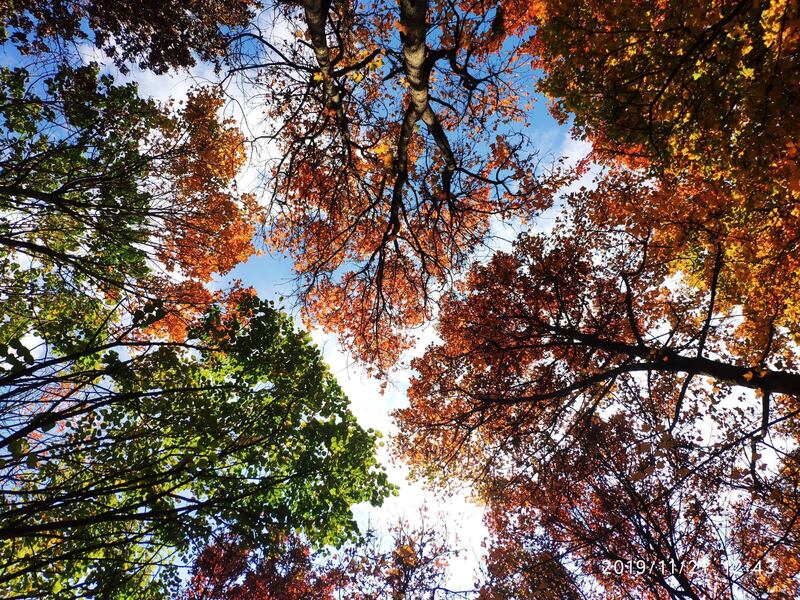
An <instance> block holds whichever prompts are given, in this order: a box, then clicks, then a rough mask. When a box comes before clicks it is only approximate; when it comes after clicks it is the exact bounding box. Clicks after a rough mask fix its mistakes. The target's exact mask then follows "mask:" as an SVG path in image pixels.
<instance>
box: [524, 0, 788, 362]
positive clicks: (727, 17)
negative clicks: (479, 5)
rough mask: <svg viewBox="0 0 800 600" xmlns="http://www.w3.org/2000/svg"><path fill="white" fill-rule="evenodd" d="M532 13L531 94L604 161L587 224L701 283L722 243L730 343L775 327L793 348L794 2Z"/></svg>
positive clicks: (721, 289)
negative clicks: (645, 240) (535, 70)
mask: <svg viewBox="0 0 800 600" xmlns="http://www.w3.org/2000/svg"><path fill="white" fill-rule="evenodd" d="M540 6H541V8H540V10H539V11H538V13H537V17H536V19H535V21H534V22H535V24H536V32H535V34H534V35H533V36H532V38H531V39H530V41H529V44H528V50H529V52H530V53H531V54H532V55H533V57H534V59H535V61H536V64H537V65H538V66H539V67H540V68H541V69H543V70H544V77H543V78H542V79H541V80H540V81H539V82H538V84H537V85H538V88H539V89H540V90H541V91H542V92H544V93H546V94H548V95H549V96H550V97H552V98H554V108H555V113H556V114H557V115H558V116H560V118H562V119H566V118H567V116H568V115H570V116H571V117H572V118H573V119H574V132H575V133H576V134H577V135H579V136H581V137H584V138H586V139H588V140H590V141H591V142H592V143H593V147H594V151H593V152H594V157H595V158H596V159H597V160H598V161H600V162H602V163H604V164H605V165H607V166H608V171H609V172H608V173H607V174H605V175H604V176H603V177H602V178H601V181H600V185H599V186H598V188H597V190H596V191H595V192H594V193H587V194H586V195H585V196H584V197H583V198H582V200H581V202H582V204H583V205H584V206H585V207H586V209H587V210H588V211H589V212H590V214H591V216H592V218H593V220H594V222H595V223H596V224H597V225H598V226H599V227H602V226H605V225H606V224H608V223H609V222H613V223H615V224H618V225H619V226H621V227H625V228H626V229H628V230H629V231H631V232H632V233H633V234H634V235H641V234H642V232H643V231H649V230H653V236H654V237H653V244H652V248H653V249H654V250H655V251H658V252H662V253H665V254H669V255H670V256H667V257H666V259H667V260H669V259H671V258H674V257H676V256H683V257H684V258H685V259H686V260H685V261H684V262H683V264H682V265H681V269H682V270H683V271H684V272H687V273H696V280H697V282H700V283H702V282H710V281H711V280H712V277H711V276H710V275H711V269H713V264H714V261H713V260H711V261H710V260H707V259H706V258H707V257H708V256H713V255H714V254H715V248H717V247H719V246H721V247H722V248H724V251H725V254H726V256H725V261H724V264H723V267H722V270H721V271H720V272H719V274H718V280H719V282H720V284H719V286H718V287H717V297H716V301H717V302H718V304H719V305H720V306H725V307H729V308H733V307H735V306H741V307H742V310H743V312H744V320H745V322H744V323H743V325H742V328H741V330H740V331H741V335H742V337H743V338H745V339H752V340H753V342H752V343H753V344H754V345H757V346H762V345H763V343H764V341H765V340H768V339H770V338H771V337H772V336H773V335H774V334H775V331H776V329H781V328H785V329H787V330H789V331H790V332H794V333H791V335H794V336H795V342H796V341H797V338H796V332H797V331H798V328H799V326H800V322H798V319H797V314H798V313H797V309H796V306H797V295H796V293H795V291H796V289H797V286H798V283H800V282H798V280H797V274H798V270H797V266H798V264H797V251H796V249H797V243H798V231H799V229H798V225H799V223H798V214H797V210H796V206H797V202H798V200H800V171H798V155H797V147H796V139H797V136H798V129H797V128H798V118H797V117H798V115H797V111H798V107H799V106H800V97H799V96H798V89H800V85H799V84H800V81H799V80H798V77H800V75H799V74H798V68H797V65H798V59H800V46H798V41H799V40H800V35H799V34H798V31H800V30H798V7H797V6H796V3H792V2H755V3H752V2H712V3H706V4H704V5H703V6H702V7H701V6H692V5H689V4H687V3H682V2H663V3H660V4H659V5H658V6H650V5H644V4H642V5H633V4H625V3H623V4H620V3H614V4H613V5H611V4H609V3H595V2H572V1H570V2H561V1H556V2H542V3H541V5H540ZM753 360H755V357H753Z"/></svg>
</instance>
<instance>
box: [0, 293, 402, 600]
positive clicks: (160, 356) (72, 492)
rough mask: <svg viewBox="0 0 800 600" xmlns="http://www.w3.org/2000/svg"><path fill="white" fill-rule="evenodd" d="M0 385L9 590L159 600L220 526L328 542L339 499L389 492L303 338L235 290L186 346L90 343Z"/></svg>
mask: <svg viewBox="0 0 800 600" xmlns="http://www.w3.org/2000/svg"><path fill="white" fill-rule="evenodd" d="M2 385H3V388H2V389H3V408H4V414H3V428H2V434H3V438H2V442H0V447H2V449H3V450H2V452H3V461H4V462H3V465H2V477H3V489H4V492H5V493H4V497H3V502H2V507H1V509H2V510H0V540H2V543H0V553H2V555H3V561H2V562H3V565H4V567H3V570H2V572H1V573H0V581H2V582H3V585H4V586H5V587H6V589H8V590H10V592H11V593H12V594H13V597H44V596H47V597H64V598H66V597H74V596H77V595H92V596H95V595H99V596H104V597H113V598H118V597H119V598H121V597H126V596H125V594H126V593H133V592H136V591H138V590H145V589H147V590H152V592H150V593H153V594H156V593H158V594H162V593H165V591H166V589H167V588H169V587H170V586H175V585H176V584H177V581H176V580H175V579H174V577H175V573H176V569H177V567H178V566H180V562H179V560H178V559H179V557H181V556H182V557H184V559H183V560H186V558H185V557H187V556H189V555H191V552H192V551H194V550H199V548H200V547H202V546H203V545H204V544H205V543H206V540H207V539H209V538H210V536H211V535H212V533H213V532H214V531H216V530H220V529H224V530H225V531H228V532H230V533H231V534H233V535H236V536H238V537H239V538H241V539H243V540H246V541H247V543H248V544H251V545H253V546H254V547H269V545H270V544H273V543H275V540H276V539H277V537H276V536H278V532H279V531H281V532H282V531H286V530H287V529H288V530H290V531H302V532H304V533H305V535H307V536H308V538H309V539H311V540H313V541H314V542H315V543H340V542H341V541H343V540H345V539H346V538H347V537H348V536H350V535H352V534H353V532H354V531H355V523H354V522H353V521H352V515H351V513H350V506H351V504H355V503H358V502H363V501H369V502H372V503H373V504H376V503H380V501H381V500H382V499H383V498H384V497H385V496H386V495H387V494H388V493H389V492H390V491H391V486H389V485H388V484H387V482H386V475H385V474H384V473H383V472H382V470H381V469H380V468H379V467H378V465H377V463H376V459H375V456H374V452H375V443H376V440H375V438H376V434H375V433H374V432H372V431H365V430H363V429H362V428H360V427H359V426H358V424H357V422H356V420H355V417H354V416H353V415H352V414H351V413H350V412H349V410H348V409H347V399H346V397H345V396H344V394H343V393H342V391H341V389H340V388H339V386H338V385H337V384H336V381H335V379H334V378H333V377H332V376H331V375H330V374H329V373H328V371H327V369H326V367H325V366H324V364H323V363H322V361H321V359H320V357H319V353H318V351H317V350H316V349H315V348H314V346H313V345H312V344H311V343H310V340H309V338H308V336H307V334H304V333H302V332H298V331H296V330H295V329H294V326H293V324H292V321H291V319H290V318H289V317H288V316H286V315H284V314H282V313H280V312H279V311H278V310H276V309H275V308H274V307H273V306H272V305H271V304H269V303H265V302H261V301H259V300H258V299H257V298H255V297H254V296H252V295H251V294H249V293H244V294H242V295H241V296H240V298H239V300H238V302H237V303H236V304H232V305H230V306H227V307H225V306H216V305H215V306H213V307H212V308H211V309H210V310H209V311H208V312H207V313H206V315H205V316H204V317H203V319H202V320H200V321H199V322H197V323H196V324H195V326H194V327H193V328H192V329H191V330H190V334H189V336H188V338H187V340H186V341H184V342H182V343H177V342H158V341H155V340H153V339H150V338H148V337H146V336H142V337H140V338H136V337H131V336H124V337H122V338H120V339H110V340H105V339H99V340H98V341H97V342H96V345H94V346H91V347H87V348H85V349H83V350H81V351H76V352H74V353H73V354H68V355H64V356H60V357H57V358H52V359H50V360H46V361H38V362H36V363H34V364H31V365H26V366H25V368H23V369H18V370H16V371H12V372H11V373H7V374H6V375H5V376H4V377H3V381H2ZM137 593H138V592H137Z"/></svg>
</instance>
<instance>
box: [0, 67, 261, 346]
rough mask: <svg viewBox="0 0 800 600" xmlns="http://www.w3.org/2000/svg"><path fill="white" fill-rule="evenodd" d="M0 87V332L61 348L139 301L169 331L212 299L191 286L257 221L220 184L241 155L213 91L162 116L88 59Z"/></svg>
mask: <svg viewBox="0 0 800 600" xmlns="http://www.w3.org/2000/svg"><path fill="white" fill-rule="evenodd" d="M2 84H3V89H4V92H5V95H6V96H7V97H8V98H9V101H8V102H7V103H6V104H5V105H4V106H3V109H2V112H3V116H4V117H5V121H4V124H5V128H4V131H3V140H2V143H3V148H4V156H3V161H2V164H0V169H1V170H0V208H1V209H2V216H0V219H1V220H0V248H2V250H3V259H2V260H3V262H2V269H3V273H4V277H3V279H4V285H3V293H4V296H5V300H6V304H5V306H4V311H3V312H4V313H5V315H7V316H8V317H10V318H7V319H5V320H4V323H3V325H2V327H3V329H5V331H6V332H7V333H6V335H5V336H4V337H5V338H6V339H5V340H4V341H5V342H6V343H7V340H8V338H9V337H13V338H15V339H21V338H22V337H23V336H25V335H35V336H38V337H41V338H43V340H44V341H45V343H51V344H52V345H54V346H55V347H56V348H63V347H64V345H65V344H69V343H71V342H68V341H67V340H65V339H64V337H65V336H74V335H78V336H80V335H81V334H83V335H89V332H91V331H93V329H94V328H96V327H97V326H98V325H99V324H100V323H101V322H104V321H108V320H109V318H110V316H111V315H112V314H114V317H113V318H111V322H114V321H116V320H118V319H119V318H121V317H119V316H117V315H116V314H115V313H120V314H123V315H124V314H129V315H130V314H133V313H134V312H135V311H136V310H138V309H139V308H140V307H141V306H142V305H143V304H144V303H145V302H147V301H151V300H161V301H163V302H164V303H165V305H166V306H167V312H168V313H169V316H170V319H169V320H168V321H165V322H164V324H163V325H169V326H170V329H171V330H172V333H173V334H174V335H176V336H178V337H180V335H181V331H182V323H183V321H185V320H186V319H184V318H183V317H181V315H184V316H188V315H189V314H190V313H191V312H192V311H195V312H197V311H199V312H202V311H203V310H204V308H205V307H206V306H207V305H208V304H209V303H210V302H211V301H212V299H213V298H212V296H211V294H210V293H209V292H207V291H205V290H204V289H203V285H204V284H205V283H207V282H208V281H209V280H210V279H211V276H212V275H213V274H214V273H218V274H224V273H226V272H228V271H229V270H230V269H232V268H233V267H234V266H235V265H236V264H237V263H238V262H240V261H242V260H244V259H245V258H247V257H248V256H249V255H250V254H251V253H252V252H253V251H254V249H253V246H252V236H253V232H254V226H253V223H252V221H253V220H256V219H259V218H260V209H259V208H258V206H257V205H256V204H255V203H254V201H253V200H252V198H251V197H249V196H247V195H242V194H240V193H238V192H237V191H236V190H235V189H231V182H232V181H233V178H234V177H235V175H236V173H237V171H238V169H239V167H240V166H241V164H242V162H243V160H244V152H243V145H242V137H241V134H240V133H239V131H238V130H237V129H235V128H234V127H232V126H231V124H230V123H229V122H221V121H220V120H219V119H218V117H217V110H218V108H219V106H220V103H221V100H219V99H218V98H217V97H216V96H215V94H214V92H213V91H212V90H208V89H206V90H197V91H196V92H195V93H193V94H192V95H190V96H189V98H188V100H187V102H186V105H185V106H184V107H182V108H181V109H180V110H179V111H174V114H170V113H169V112H168V111H166V110H165V109H162V108H159V107H157V106H156V105H155V104H154V103H153V102H152V101H147V100H142V99H140V98H139V97H138V96H137V93H136V88H135V86H132V85H125V86H117V85H114V84H113V81H112V79H111V78H110V77H109V76H100V75H99V73H98V69H97V66H96V65H89V66H85V67H78V68H72V67H69V66H63V67H61V68H59V70H58V72H57V74H56V75H55V76H53V77H52V78H46V79H45V80H44V81H43V82H38V83H37V82H36V80H35V78H34V75H33V74H32V73H29V72H28V71H27V70H26V69H24V68H21V67H20V68H14V69H5V70H4V71H3V73H2ZM176 274H177V275H178V277H175V275H176ZM31 298H33V299H35V302H34V304H31V303H30V299H31ZM67 323H68V324H67ZM163 325H162V328H163ZM73 341H74V340H73Z"/></svg>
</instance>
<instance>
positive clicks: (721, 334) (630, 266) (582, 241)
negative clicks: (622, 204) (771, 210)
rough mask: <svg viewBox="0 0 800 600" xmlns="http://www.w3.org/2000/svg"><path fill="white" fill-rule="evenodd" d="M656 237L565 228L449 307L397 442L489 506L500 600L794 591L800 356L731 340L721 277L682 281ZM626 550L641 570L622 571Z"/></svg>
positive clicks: (488, 271) (470, 286)
mask: <svg viewBox="0 0 800 600" xmlns="http://www.w3.org/2000/svg"><path fill="white" fill-rule="evenodd" d="M650 243H651V242H650V240H649V237H644V238H643V239H636V238H634V237H632V236H630V235H629V234H627V233H626V232H621V231H619V230H618V229H613V230H611V231H602V230H597V229H594V227H593V224H592V222H591V220H589V219H586V220H584V221H580V220H578V221H577V222H575V221H573V222H572V223H565V224H562V226H561V227H559V228H556V230H555V231H554V232H553V233H551V234H549V235H548V236H545V235H539V236H529V237H525V236H523V237H522V238H521V239H520V240H519V241H518V242H517V245H516V248H515V252H514V253H513V254H505V253H498V254H496V255H495V256H494V257H493V258H492V260H491V261H490V262H489V263H488V264H486V265H477V266H475V267H473V269H472V270H471V272H470V275H469V277H468V278H467V280H466V281H465V284H464V286H463V288H462V289H461V291H460V292H457V293H453V294H452V295H450V296H449V297H448V298H447V299H446V300H445V301H443V302H442V310H441V313H440V321H439V325H438V331H439V335H440V337H441V339H442V342H441V343H440V344H437V345H433V346H431V347H430V348H429V349H428V351H427V352H426V354H425V355H424V356H423V357H422V358H421V359H419V360H417V361H416V362H415V364H414V366H415V368H416V369H417V371H418V373H419V375H418V376H417V378H416V379H415V380H414V382H413V383H412V387H411V390H410V392H409V397H410V399H411V407H410V408H408V409H403V410H400V411H398V413H397V416H398V418H399V421H400V424H401V429H402V436H403V437H402V443H401V444H400V445H399V447H400V448H403V454H404V455H405V456H406V457H407V458H409V459H410V460H411V461H412V463H414V464H416V465H417V466H418V467H421V468H422V469H423V472H427V473H429V474H431V475H434V476H436V475H437V474H438V476H439V477H441V476H444V477H452V476H457V477H462V478H466V479H467V480H469V481H471V482H473V483H474V484H476V485H477V486H478V488H479V490H480V491H479V493H480V495H481V497H482V498H483V499H484V500H485V501H486V502H487V503H488V504H489V505H490V506H491V511H490V516H489V524H490V526H491V527H492V530H493V535H494V538H493V540H494V542H493V543H494V546H493V554H492V556H493V559H492V566H491V569H492V574H493V576H494V577H495V584H496V585H494V586H490V587H489V588H488V591H487V597H489V598H493V597H507V596H503V595H502V590H504V589H505V590H511V591H508V592H507V593H508V594H509V595H510V597H518V596H516V595H515V594H518V595H521V596H522V597H538V596H537V595H536V593H532V595H531V596H526V595H525V593H524V590H525V589H526V587H528V589H529V590H530V587H529V586H533V589H534V590H535V589H536V588H537V587H539V586H541V588H540V591H541V593H543V594H544V593H549V594H550V596H547V597H560V594H565V595H567V596H573V597H580V596H581V594H587V593H591V591H592V590H593V589H596V588H597V586H601V588H605V589H606V590H608V591H615V592H619V593H633V594H639V595H644V596H647V597H665V596H669V597H675V598H677V597H696V598H702V597H708V596H709V595H713V594H712V592H713V590H714V589H716V590H720V589H730V590H734V589H738V590H740V591H742V592H744V593H751V594H755V596H756V597H758V594H764V593H766V592H767V590H770V589H772V590H773V591H775V590H781V591H782V593H785V594H787V595H788V596H791V595H792V594H793V593H794V592H793V590H794V589H795V587H794V586H795V585H796V578H797V576H798V570H797V564H796V561H794V560H793V558H792V557H793V556H794V555H795V554H796V552H797V539H796V535H797V531H796V522H797V518H798V514H797V512H796V506H797V505H796V501H795V500H794V498H796V493H797V492H796V490H797V489H798V481H797V478H796V472H797V471H796V467H797V463H796V453H795V451H794V450H793V448H794V444H795V443H796V439H797V425H796V423H797V399H798V390H800V375H798V374H797V356H796V353H795V352H794V349H793V347H792V345H791V343H789V341H788V340H787V339H782V338H781V336H780V335H776V337H774V338H773V339H772V340H770V341H768V342H765V345H764V346H763V347H761V348H752V347H749V346H747V345H741V344H737V341H738V340H737V338H738V335H737V331H738V330H737V327H736V321H737V320H738V319H739V316H738V315H737V314H736V313H734V312H732V311H726V310H723V309H720V308H719V306H717V305H716V304H715V295H716V289H717V286H718V285H719V280H718V279H715V280H713V281H709V282H704V285H700V286H695V285H687V283H686V282H685V281H681V280H679V279H673V280H672V281H669V279H668V275H669V274H671V273H673V272H674V266H673V265H671V264H670V263H668V262H663V261H662V260H661V256H660V255H659V253H658V252H650ZM676 260H677V259H676ZM709 260H711V261H714V262H716V264H717V266H716V268H714V269H711V271H712V273H717V274H718V273H719V272H720V270H721V268H722V265H721V263H722V261H723V260H724V252H723V251H722V249H720V250H719V252H718V253H717V255H716V256H714V257H709ZM712 277H713V275H712ZM689 283H694V282H689ZM705 289H708V290H709V291H708V292H707V293H706V292H704V290H705ZM754 354H758V355H759V356H760V357H761V358H760V361H759V362H757V363H756V362H750V356H752V355H754ZM777 365H781V366H780V367H778V366H777ZM736 390H752V391H753V392H755V393H752V392H751V393H738V394H737V393H735V392H736ZM755 540H758V541H757V542H756V541H755ZM707 559H710V564H708V561H707ZM629 560H631V561H633V564H636V561H642V564H644V565H646V567H645V569H644V571H642V570H639V571H634V572H631V571H630V570H629V571H627V572H616V573H614V572H613V571H612V569H613V568H614V567H613V565H615V564H616V561H620V563H625V564H628V563H627V561H629ZM670 561H671V562H670ZM541 562H544V563H546V566H545V567H544V568H545V569H546V571H545V572H546V573H550V575H548V576H547V577H545V578H544V579H541V580H537V579H536V578H535V577H536V576H535V575H532V577H534V579H527V578H526V576H525V575H524V573H526V572H530V571H529V569H530V566H531V565H533V564H538V563H541ZM526 565H527V566H526ZM670 565H683V568H685V569H686V570H687V571H688V570H689V568H688V565H691V571H692V573H691V575H689V574H687V573H686V572H684V573H678V572H677V569H678V568H677V567H675V566H672V567H671V566H670ZM700 565H702V567H701V566H700ZM651 567H652V568H651ZM635 568H638V567H634V569H635ZM729 568H730V569H731V570H730V571H729V570H728V569H729ZM737 568H738V569H739V571H738V573H737V572H736V571H735V570H736V569H737ZM604 569H605V570H604ZM670 569H672V571H671V570H670ZM664 570H666V574H665V571H664ZM673 571H674V572H673ZM762 571H763V572H762ZM767 573H768V574H767ZM626 574H627V575H628V576H627V577H621V575H626ZM579 575H580V576H581V577H579ZM520 578H521V579H520ZM581 578H583V579H588V580H589V581H588V583H587V582H586V581H583V582H582V581H580V579H581ZM559 581H561V582H562V583H559ZM720 586H722V587H720ZM547 590H549V592H548V591H547ZM569 590H571V591H569ZM529 593H531V592H529ZM731 593H733V592H731ZM492 594H494V595H492ZM498 594H499V595H498Z"/></svg>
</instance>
